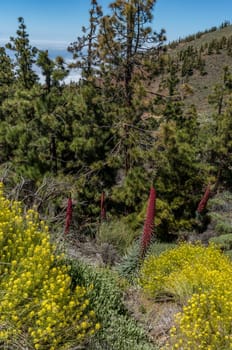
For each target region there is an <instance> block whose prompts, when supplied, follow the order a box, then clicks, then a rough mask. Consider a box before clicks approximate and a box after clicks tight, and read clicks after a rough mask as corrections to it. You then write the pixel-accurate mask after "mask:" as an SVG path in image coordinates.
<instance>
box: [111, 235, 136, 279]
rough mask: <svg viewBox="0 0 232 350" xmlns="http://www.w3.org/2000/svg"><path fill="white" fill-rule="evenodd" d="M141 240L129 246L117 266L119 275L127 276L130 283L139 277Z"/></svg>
mask: <svg viewBox="0 0 232 350" xmlns="http://www.w3.org/2000/svg"><path fill="white" fill-rule="evenodd" d="M140 253H141V247H140V241H135V242H134V243H132V244H131V246H130V247H129V248H128V250H127V253H126V254H125V255H124V257H123V259H122V261H121V262H120V264H119V265H118V266H117V267H116V270H117V271H118V273H119V275H120V276H122V277H124V278H126V279H127V280H128V281H129V282H130V283H133V282H134V281H135V280H136V278H137V277H138V270H139V268H140V263H141V259H140Z"/></svg>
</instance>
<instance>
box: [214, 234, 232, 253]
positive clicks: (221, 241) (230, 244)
mask: <svg viewBox="0 0 232 350" xmlns="http://www.w3.org/2000/svg"><path fill="white" fill-rule="evenodd" d="M210 242H213V243H215V244H217V245H219V247H220V248H221V249H222V250H225V251H228V250H231V249H232V234H227V235H221V236H218V237H212V238H210Z"/></svg>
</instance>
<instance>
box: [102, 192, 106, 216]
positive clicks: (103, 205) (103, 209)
mask: <svg viewBox="0 0 232 350" xmlns="http://www.w3.org/2000/svg"><path fill="white" fill-rule="evenodd" d="M105 219H106V209H105V192H102V194H101V221H103V220H105Z"/></svg>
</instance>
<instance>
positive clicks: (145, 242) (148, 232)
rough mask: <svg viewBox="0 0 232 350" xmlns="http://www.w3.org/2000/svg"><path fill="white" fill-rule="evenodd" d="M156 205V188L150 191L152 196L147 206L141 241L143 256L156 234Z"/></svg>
mask: <svg viewBox="0 0 232 350" xmlns="http://www.w3.org/2000/svg"><path fill="white" fill-rule="evenodd" d="M155 203H156V191H155V189H154V187H151V189H150V195H149V199H148V205H147V213H146V219H145V223H144V228H143V235H142V241H141V255H142V256H144V255H145V253H146V250H147V248H148V246H149V244H150V242H151V238H152V234H153V232H154V220H155Z"/></svg>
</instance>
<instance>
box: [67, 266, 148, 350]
mask: <svg viewBox="0 0 232 350" xmlns="http://www.w3.org/2000/svg"><path fill="white" fill-rule="evenodd" d="M70 274H71V276H72V280H73V286H75V284H76V283H78V282H80V281H81V284H82V285H83V286H85V287H86V288H87V289H88V290H89V293H88V297H89V300H90V304H91V305H93V308H94V310H95V312H96V314H97V315H98V319H99V322H100V323H101V330H100V331H99V332H98V333H97V334H96V335H95V336H94V337H93V338H91V339H90V341H89V342H87V344H86V348H85V349H86V350H87V349H88V350H98V349H99V350H122V349H123V350H131V349H133V350H151V349H153V350H154V349H155V348H154V345H151V344H150V343H149V341H148V339H147V336H146V334H145V332H144V331H143V330H142V329H141V328H140V327H139V326H138V325H137V323H136V322H135V321H134V320H133V319H132V318H131V317H130V316H129V315H128V313H127V310H126V309H125V307H124V304H123V288H122V287H123V286H122V282H121V280H120V279H119V278H118V276H117V275H116V274H115V273H113V272H112V271H110V270H109V269H100V268H94V267H91V266H87V265H85V264H84V263H81V262H79V261H72V262H71V270H70ZM92 284H93V285H94V288H93V289H90V288H89V287H90V286H91V285H92Z"/></svg>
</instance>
